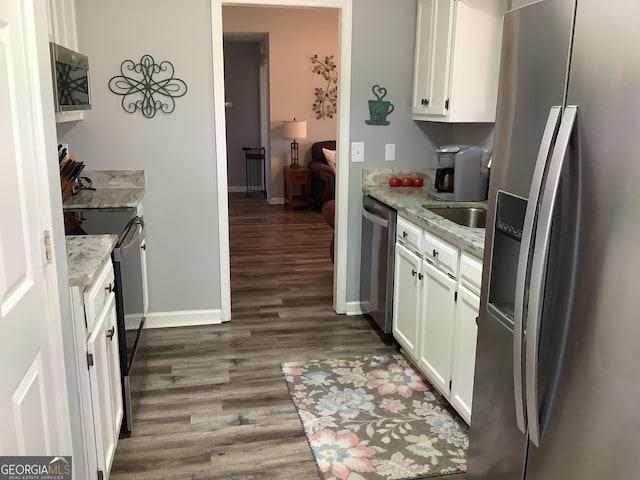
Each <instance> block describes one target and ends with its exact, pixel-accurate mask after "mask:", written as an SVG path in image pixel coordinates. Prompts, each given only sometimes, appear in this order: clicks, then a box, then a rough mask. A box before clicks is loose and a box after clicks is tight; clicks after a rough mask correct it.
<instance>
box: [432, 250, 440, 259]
mask: <svg viewBox="0 0 640 480" xmlns="http://www.w3.org/2000/svg"><path fill="white" fill-rule="evenodd" d="M431 255H433V258H437V257H438V250H436V249H435V248H434V249H433V252H431Z"/></svg>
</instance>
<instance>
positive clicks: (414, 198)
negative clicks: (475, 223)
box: [362, 185, 487, 259]
mask: <svg viewBox="0 0 640 480" xmlns="http://www.w3.org/2000/svg"><path fill="white" fill-rule="evenodd" d="M362 192H363V193H364V194H365V195H369V196H371V197H373V198H375V199H376V200H378V201H379V202H382V203H384V204H385V205H388V206H389V207H392V208H394V209H395V210H396V211H397V212H398V215H399V216H401V217H404V218H406V219H408V220H410V221H411V222H413V223H415V224H416V225H418V226H420V227H422V228H424V229H425V230H427V231H429V232H431V233H433V234H435V235H437V236H439V237H441V238H443V239H444V240H447V241H449V242H450V243H451V244H453V245H455V246H456V247H458V248H460V249H461V250H463V251H465V252H467V253H470V254H471V255H473V256H475V257H478V258H480V259H482V256H483V254H484V237H485V229H484V228H470V227H463V226H461V225H458V224H456V223H453V222H452V221H450V220H447V219H446V218H443V217H441V216H440V215H437V214H435V213H433V212H430V211H429V210H427V209H426V208H423V206H422V205H430V206H433V207H446V206H450V207H453V206H466V207H473V206H479V207H483V208H486V207H487V203H486V202H441V201H437V200H433V199H431V198H429V197H428V192H429V189H428V188H426V187H390V186H387V185H363V187H362Z"/></svg>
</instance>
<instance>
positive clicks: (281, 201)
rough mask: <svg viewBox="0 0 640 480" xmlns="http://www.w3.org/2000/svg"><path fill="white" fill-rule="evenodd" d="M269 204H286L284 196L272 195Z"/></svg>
mask: <svg viewBox="0 0 640 480" xmlns="http://www.w3.org/2000/svg"><path fill="white" fill-rule="evenodd" d="M269 205H284V197H271V198H270V199H269Z"/></svg>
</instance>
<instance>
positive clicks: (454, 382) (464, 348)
mask: <svg viewBox="0 0 640 480" xmlns="http://www.w3.org/2000/svg"><path fill="white" fill-rule="evenodd" d="M479 309H480V297H478V295H476V294H475V293H473V292H471V290H469V289H467V288H466V287H464V286H462V285H460V287H458V301H457V302H456V328H455V329H456V331H455V336H454V341H453V372H452V374H451V403H452V405H453V406H454V407H455V408H456V410H458V412H459V413H460V415H462V417H463V418H464V419H465V420H466V421H467V423H471V403H472V400H473V375H474V373H475V370H476V341H477V338H478V325H477V324H476V317H477V316H478V310H479Z"/></svg>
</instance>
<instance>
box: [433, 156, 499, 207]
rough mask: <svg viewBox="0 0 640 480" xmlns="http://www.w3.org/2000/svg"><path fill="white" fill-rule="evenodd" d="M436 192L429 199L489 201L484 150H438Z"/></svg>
mask: <svg viewBox="0 0 640 480" xmlns="http://www.w3.org/2000/svg"><path fill="white" fill-rule="evenodd" d="M436 153H437V154H438V167H439V168H438V169H437V170H436V180H435V185H434V186H435V189H436V191H435V192H429V196H430V197H431V198H434V199H436V200H442V201H447V202H478V201H482V200H486V198H487V197H486V179H485V178H484V175H483V174H482V171H481V169H482V153H483V149H482V147H476V146H473V145H444V146H442V147H440V148H438V149H437V150H436Z"/></svg>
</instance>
